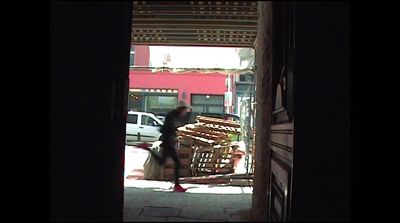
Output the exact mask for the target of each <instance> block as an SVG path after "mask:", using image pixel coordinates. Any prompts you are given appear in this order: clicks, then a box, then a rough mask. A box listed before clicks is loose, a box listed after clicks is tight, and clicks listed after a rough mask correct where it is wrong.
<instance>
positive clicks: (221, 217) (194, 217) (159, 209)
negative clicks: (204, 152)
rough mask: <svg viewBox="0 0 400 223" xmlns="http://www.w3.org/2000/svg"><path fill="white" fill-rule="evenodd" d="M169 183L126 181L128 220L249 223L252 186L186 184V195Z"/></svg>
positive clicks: (126, 214) (126, 219)
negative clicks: (175, 190) (174, 191)
mask: <svg viewBox="0 0 400 223" xmlns="http://www.w3.org/2000/svg"><path fill="white" fill-rule="evenodd" d="M172 186H173V184H172V183H171V182H165V181H147V180H129V179H128V180H126V181H125V195H124V198H125V199H124V221H141V222H151V221H152V222H161V221H168V222H172V221H175V222H176V221H178V222H203V221H212V222H215V221H219V222H224V221H249V220H247V219H246V217H245V214H243V212H245V211H247V210H250V208H251V202H252V189H251V188H250V187H238V186H236V187H235V186H221V185H197V184H182V186H183V187H186V188H188V190H187V191H186V192H185V193H173V192H172Z"/></svg>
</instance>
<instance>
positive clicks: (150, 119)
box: [126, 111, 164, 145]
mask: <svg viewBox="0 0 400 223" xmlns="http://www.w3.org/2000/svg"><path fill="white" fill-rule="evenodd" d="M162 125H164V123H163V122H162V121H161V120H160V119H158V118H157V117H156V116H155V115H154V114H152V113H147V112H135V111H129V112H128V117H127V123H126V145H134V144H137V143H140V142H154V141H157V140H158V139H159V138H160V136H161V133H160V127H161V126H162Z"/></svg>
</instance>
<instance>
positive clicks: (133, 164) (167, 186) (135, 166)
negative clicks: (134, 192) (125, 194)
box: [124, 146, 253, 194]
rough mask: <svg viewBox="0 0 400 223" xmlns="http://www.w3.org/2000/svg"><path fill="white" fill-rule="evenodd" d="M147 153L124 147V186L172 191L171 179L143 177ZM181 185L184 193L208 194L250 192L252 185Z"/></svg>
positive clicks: (156, 190) (131, 147)
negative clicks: (184, 190)
mask: <svg viewBox="0 0 400 223" xmlns="http://www.w3.org/2000/svg"><path fill="white" fill-rule="evenodd" d="M148 156H149V153H148V152H147V151H145V150H142V149H138V148H136V147H133V146H126V148H125V171H124V177H125V178H124V179H125V181H124V186H125V187H126V188H142V189H151V190H152V191H154V192H173V186H174V183H173V182H171V181H150V180H144V179H143V164H144V162H145V161H146V159H147V157H148ZM181 185H182V187H184V188H188V190H187V191H186V193H208V194H252V193H253V192H252V187H248V186H228V185H207V184H189V183H182V184H181Z"/></svg>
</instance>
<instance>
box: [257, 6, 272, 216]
mask: <svg viewBox="0 0 400 223" xmlns="http://www.w3.org/2000/svg"><path fill="white" fill-rule="evenodd" d="M258 4H259V5H258V8H259V20H258V31H257V42H256V48H255V49H256V66H257V71H256V75H257V77H256V102H257V105H256V109H257V110H256V138H255V140H256V144H255V148H256V149H255V175H254V192H253V193H254V196H253V215H254V218H255V220H258V221H265V220H266V219H267V210H268V191H267V188H268V186H267V185H269V169H270V163H269V162H267V161H268V160H269V156H270V151H269V146H268V145H269V140H270V127H271V81H272V73H271V72H272V70H271V67H272V49H271V46H272V45H271V44H272V42H271V40H272V36H271V34H272V33H271V31H272V20H271V19H272V2H263V1H260V2H259V3H258Z"/></svg>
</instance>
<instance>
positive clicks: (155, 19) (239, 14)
mask: <svg viewBox="0 0 400 223" xmlns="http://www.w3.org/2000/svg"><path fill="white" fill-rule="evenodd" d="M132 16H133V17H132V35H131V43H132V45H164V46H167V45H174V46H179V45H182V46H229V47H253V43H254V41H255V38H256V32H257V17H258V12H257V1H134V2H133V15H132Z"/></svg>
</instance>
